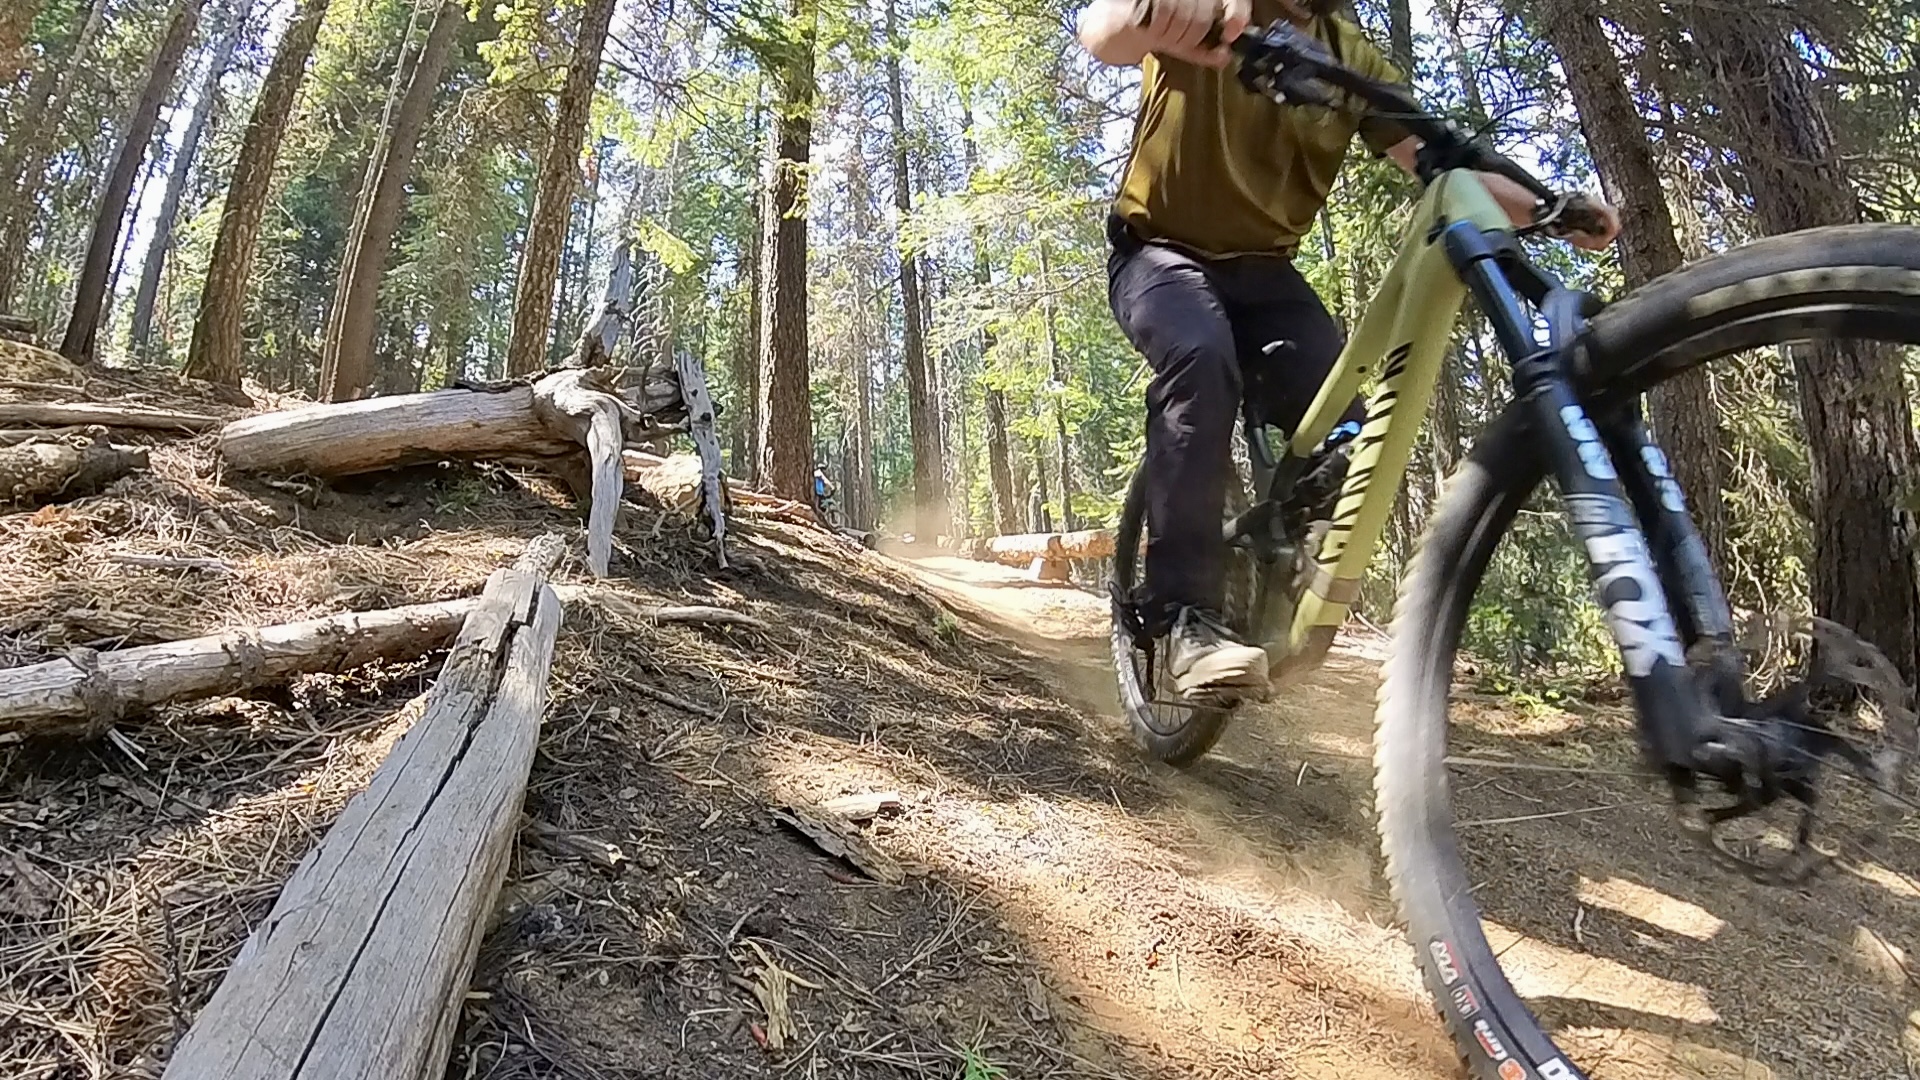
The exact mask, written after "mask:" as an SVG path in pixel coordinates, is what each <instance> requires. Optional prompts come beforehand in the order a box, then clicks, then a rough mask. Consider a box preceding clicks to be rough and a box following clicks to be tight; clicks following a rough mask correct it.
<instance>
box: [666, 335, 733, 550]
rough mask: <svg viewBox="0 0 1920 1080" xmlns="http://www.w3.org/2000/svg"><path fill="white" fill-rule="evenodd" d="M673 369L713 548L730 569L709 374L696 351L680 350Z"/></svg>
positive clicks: (723, 484) (723, 483)
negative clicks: (696, 457)
mask: <svg viewBox="0 0 1920 1080" xmlns="http://www.w3.org/2000/svg"><path fill="white" fill-rule="evenodd" d="M673 369H674V372H675V373H676V374H678V375H679V376H680V396H681V398H682V400H684V401H685V402H686V405H687V430H688V434H690V435H691V436H692V437H693V445H694V448H695V449H696V450H698V451H699V452H700V500H701V502H703V503H705V504H706V510H707V517H708V518H709V520H711V521H712V523H713V548H714V551H715V553H716V554H717V556H718V557H719V560H720V569H722V570H725V569H726V568H727V481H726V478H725V477H724V476H722V475H721V471H720V436H719V434H718V433H716V432H715V431H714V426H713V417H714V407H713V396H712V395H711V394H709V393H708V392H707V375H706V372H704V371H702V370H701V369H700V361H698V360H696V359H694V357H693V354H692V353H690V352H687V351H686V350H684V349H683V350H681V351H679V352H677V353H675V354H674V357H673Z"/></svg>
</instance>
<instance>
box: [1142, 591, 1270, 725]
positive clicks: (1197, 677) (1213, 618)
mask: <svg viewBox="0 0 1920 1080" xmlns="http://www.w3.org/2000/svg"><path fill="white" fill-rule="evenodd" d="M1160 648H1161V649H1162V650H1164V655H1165V656H1166V663H1167V667H1166V670H1167V673H1168V674H1169V675H1171V676H1172V677H1173V688H1174V690H1175V691H1176V692H1178V693H1179V695H1180V696H1181V697H1183V698H1186V699H1188V700H1190V701H1195V702H1198V703H1203V704H1207V705H1218V706H1221V707H1225V706H1228V705H1233V704H1235V703H1237V702H1239V701H1242V700H1244V699H1247V698H1257V697H1260V696H1261V695H1263V694H1264V693H1266V689H1267V652H1266V650H1265V649H1260V648H1256V647H1254V646H1252V645H1243V644H1241V643H1240V642H1238V641H1236V640H1234V637H1233V632H1232V631H1230V630H1228V629H1227V627H1226V624H1225V623H1224V622H1222V621H1221V619H1220V617H1219V616H1218V615H1215V614H1214V613H1213V612H1211V611H1206V610H1204V609H1201V608H1193V607H1183V608H1181V609H1180V614H1179V617H1177V618H1176V619H1174V622H1173V630H1172V631H1171V632H1169V633H1168V634H1167V636H1166V637H1165V638H1163V639H1162V641H1161V645H1160Z"/></svg>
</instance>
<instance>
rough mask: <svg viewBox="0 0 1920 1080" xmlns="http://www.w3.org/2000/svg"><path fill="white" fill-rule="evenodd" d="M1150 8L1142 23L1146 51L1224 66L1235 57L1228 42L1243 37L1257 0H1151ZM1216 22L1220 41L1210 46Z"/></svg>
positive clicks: (1204, 64)
mask: <svg viewBox="0 0 1920 1080" xmlns="http://www.w3.org/2000/svg"><path fill="white" fill-rule="evenodd" d="M1147 8H1148V16H1147V19H1146V21H1145V22H1143V23H1141V24H1140V25H1139V30H1140V39H1141V43H1142V44H1143V45H1144V46H1145V47H1146V51H1148V52H1151V53H1158V54H1160V55H1162V56H1170V57H1173V58H1174V59H1177V60H1185V61H1187V62H1188V63H1192V64H1200V65H1202V66H1204V67H1210V68H1223V67H1226V66H1227V62H1228V61H1229V60H1231V59H1232V57H1233V52H1232V50H1231V49H1229V48H1228V47H1227V46H1228V43H1230V42H1232V41H1233V39H1234V38H1237V37H1239V36H1240V32H1241V31H1243V30H1245V29H1246V28H1247V20H1248V19H1250V18H1251V17H1252V15H1253V0H1151V3H1150V4H1149V5H1147ZM1216 21H1217V22H1218V23H1219V24H1220V37H1219V44H1216V45H1214V46H1212V47H1208V46H1206V45H1204V44H1202V42H1203V41H1204V40H1205V39H1206V37H1207V33H1208V31H1210V30H1212V29H1213V25H1214V23H1215V22H1216Z"/></svg>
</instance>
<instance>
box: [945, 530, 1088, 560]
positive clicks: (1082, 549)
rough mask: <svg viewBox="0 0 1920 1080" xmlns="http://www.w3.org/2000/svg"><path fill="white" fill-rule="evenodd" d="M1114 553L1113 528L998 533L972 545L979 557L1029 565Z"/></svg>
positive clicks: (974, 555)
mask: <svg viewBox="0 0 1920 1080" xmlns="http://www.w3.org/2000/svg"><path fill="white" fill-rule="evenodd" d="M1112 554H1113V530H1111V529H1088V530H1085V531H1083V532H1070V533H1018V534H1016V535H1013V536H996V537H993V538H992V539H990V540H988V541H987V542H986V543H985V544H984V545H980V546H976V547H975V548H974V549H973V557H974V558H976V559H984V560H991V561H993V562H999V563H1005V564H1006V565H1008V566H1027V565H1030V564H1031V563H1032V562H1033V560H1035V559H1052V560H1060V559H1104V558H1107V557H1108V556H1111V555H1112Z"/></svg>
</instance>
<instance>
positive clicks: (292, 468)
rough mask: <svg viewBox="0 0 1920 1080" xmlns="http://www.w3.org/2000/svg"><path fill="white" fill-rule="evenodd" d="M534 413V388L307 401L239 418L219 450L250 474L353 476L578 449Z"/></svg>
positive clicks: (222, 438)
mask: <svg viewBox="0 0 1920 1080" xmlns="http://www.w3.org/2000/svg"><path fill="white" fill-rule="evenodd" d="M578 451H579V444H578V443H575V442H573V441H572V440H570V439H568V438H567V437H566V436H565V435H563V434H561V433H558V432H554V431H551V430H549V429H548V428H547V427H546V426H545V425H544V424H542V423H541V422H540V418H539V417H538V416H536V415H534V411H533V388H532V387H528V386H512V387H508V388H507V389H505V390H501V391H499V392H497V393H489V392H483V391H475V390H439V391H434V392H432V393H426V394H399V395H396V396H393V397H378V398H369V399H367V400H365V401H342V402H336V403H333V404H322V405H306V406H302V407H301V408H298V409H287V410H285V411H283V412H271V413H261V414H260V415H258V416H249V417H247V418H245V419H243V420H236V421H234V422H233V423H231V424H228V425H227V426H226V427H225V428H224V429H223V430H222V431H221V432H220V454H221V456H222V457H224V458H226V460H227V463H228V464H229V465H232V466H233V467H234V468H236V469H240V470H243V471H246V472H263V473H310V474H312V475H314V476H350V475H352V474H354V473H364V472H376V471H378V470H381V469H391V468H396V467H398V466H402V465H419V464H425V463H428V462H434V461H444V460H446V459H447V458H477V457H489V456H494V455H499V454H507V453H517V454H520V455H523V456H524V455H531V456H546V455H559V454H569V453H577V452H578Z"/></svg>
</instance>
